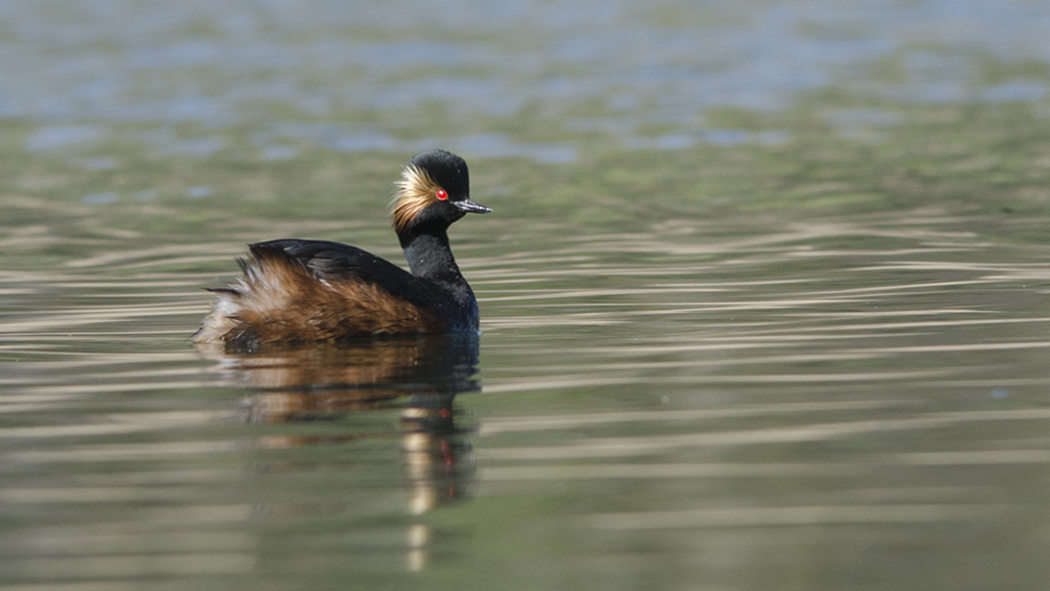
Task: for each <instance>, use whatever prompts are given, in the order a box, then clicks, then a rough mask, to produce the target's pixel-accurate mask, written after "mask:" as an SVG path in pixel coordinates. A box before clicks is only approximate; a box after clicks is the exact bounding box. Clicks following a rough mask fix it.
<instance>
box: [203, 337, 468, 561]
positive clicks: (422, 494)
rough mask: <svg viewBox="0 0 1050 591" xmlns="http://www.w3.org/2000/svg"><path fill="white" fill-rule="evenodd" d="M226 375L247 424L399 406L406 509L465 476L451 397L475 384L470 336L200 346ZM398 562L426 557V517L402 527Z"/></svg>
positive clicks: (446, 496) (463, 489)
mask: <svg viewBox="0 0 1050 591" xmlns="http://www.w3.org/2000/svg"><path fill="white" fill-rule="evenodd" d="M202 353H203V354H204V355H205V356H206V357H209V358H211V359H214V360H216V361H217V362H218V367H219V371H220V372H221V373H222V374H223V376H224V378H225V379H226V380H227V381H230V382H233V383H236V384H238V385H241V386H243V387H245V388H248V389H249V390H250V391H251V392H252V393H251V394H250V395H249V396H248V397H247V399H246V406H247V408H248V421H249V422H250V423H253V424H271V425H272V424H282V423H309V422H317V421H337V420H339V419H342V418H345V417H347V416H348V415H349V414H352V413H367V412H374V411H382V410H389V409H400V419H399V421H398V426H397V428H396V429H394V430H393V431H392V432H391V436H395V437H396V438H397V439H398V441H399V443H400V449H401V458H402V465H403V470H404V474H405V477H406V482H407V487H408V489H409V490H408V491H407V492H408V493H409V494H408V498H409V501H408V504H409V506H408V507H407V509H408V511H409V512H410V513H412V514H416V515H419V514H423V513H425V512H427V511H429V510H431V509H433V508H435V507H438V506H440V505H443V504H446V503H449V502H452V501H455V500H457V499H460V498H463V497H464V496H465V495H466V494H467V491H468V490H469V489H470V488H471V484H472V483H473V480H474V473H475V470H474V462H473V456H472V453H471V445H470V441H469V436H470V434H471V433H472V432H474V431H475V430H476V428H475V427H473V426H471V427H463V426H462V425H457V421H456V419H457V416H456V412H455V409H454V408H453V399H454V398H455V396H456V394H458V393H460V392H472V391H480V389H481V388H480V385H479V383H478V381H477V379H476V378H475V374H476V372H477V363H478V337H477V336H476V335H420V336H405V337H388V338H373V339H362V340H355V341H349V342H343V343H323V344H311V345H299V346H295V347H290V346H287V347H270V348H265V349H263V350H259V351H253V352H250V353H243V354H235V353H230V352H226V351H216V350H214V349H213V350H202ZM363 437H369V438H374V437H376V434H375V433H370V434H367V435H362V434H360V433H353V432H348V433H338V432H333V431H332V430H331V429H325V433H324V434H323V435H303V434H295V435H292V434H282V435H275V434H268V435H264V436H262V437H260V438H259V440H258V444H259V445H260V447H264V448H269V449H273V448H293V447H303V446H311V445H325V444H337V443H344V442H350V441H354V440H357V439H361V438H363ZM407 534H408V547H409V554H408V564H409V567H410V568H413V569H418V568H422V567H423V566H424V565H425V564H426V557H427V552H426V546H427V540H428V539H429V538H430V537H431V532H430V531H429V528H428V526H426V525H423V524H414V525H412V526H411V527H410V528H409V530H408V532H407Z"/></svg>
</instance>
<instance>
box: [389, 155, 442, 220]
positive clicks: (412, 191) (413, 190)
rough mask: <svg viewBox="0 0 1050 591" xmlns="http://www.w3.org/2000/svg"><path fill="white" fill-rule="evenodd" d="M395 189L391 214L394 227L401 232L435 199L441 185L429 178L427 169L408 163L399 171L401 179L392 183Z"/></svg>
mask: <svg viewBox="0 0 1050 591" xmlns="http://www.w3.org/2000/svg"><path fill="white" fill-rule="evenodd" d="M394 184H395V185H396V186H397V191H396V192H395V193H394V200H393V206H392V209H391V215H392V217H393V218H394V229H396V230H397V231H398V232H401V231H402V230H404V229H405V228H407V227H409V226H411V225H412V224H413V223H414V222H415V221H416V219H417V218H418V217H419V215H420V214H421V213H423V210H424V209H426V208H427V207H429V206H430V204H431V203H433V202H434V201H435V200H436V197H435V195H436V194H437V192H438V190H440V189H441V186H440V185H438V184H437V183H436V182H434V179H432V178H430V175H429V174H427V171H425V170H423V169H422V168H420V167H418V166H416V165H414V164H409V165H408V166H406V167H405V169H404V170H402V171H401V179H400V180H399V181H397V182H396V183H394Z"/></svg>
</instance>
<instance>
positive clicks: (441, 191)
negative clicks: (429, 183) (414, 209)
mask: <svg viewBox="0 0 1050 591" xmlns="http://www.w3.org/2000/svg"><path fill="white" fill-rule="evenodd" d="M434 197H437V200H438V201H445V200H447V199H448V193H447V192H446V191H445V190H444V189H438V190H437V193H434Z"/></svg>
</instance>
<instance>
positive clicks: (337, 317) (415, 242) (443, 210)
mask: <svg viewBox="0 0 1050 591" xmlns="http://www.w3.org/2000/svg"><path fill="white" fill-rule="evenodd" d="M490 211H492V210H491V209H489V208H487V207H485V206H482V205H478V204H477V203H474V202H473V201H471V200H470V182H469V178H468V174H467V163H466V162H464V161H463V159H462V158H460V157H459V156H456V155H455V154H452V153H449V152H445V151H443V150H432V151H429V152H424V153H422V154H419V155H418V156H416V157H415V158H413V159H412V160H411V161H410V162H409V163H408V165H407V166H405V169H404V171H403V173H402V179H401V180H400V181H398V183H397V192H396V194H395V196H394V200H393V212H392V215H393V223H394V229H395V230H396V231H397V237H398V238H399V239H400V241H401V247H402V248H403V249H404V251H405V258H407V259H408V266H409V268H410V269H411V270H412V272H411V273H409V272H407V271H405V270H404V269H402V268H400V267H398V266H397V265H395V264H393V263H391V262H389V261H386V260H384V259H381V258H379V257H378V256H376V255H374V254H371V253H369V252H366V251H364V250H361V249H360V248H356V247H353V246H349V245H346V244H340V243H338V242H329V241H325V240H298V239H283V240H270V241H267V242H259V243H256V244H252V245H250V246H249V248H250V253H251V259H250V260H240V261H239V262H240V265H241V268H242V269H243V271H244V276H243V277H242V278H241V279H240V280H239V281H238V282H237V283H236V284H234V285H231V286H230V287H228V288H225V289H215V290H212V291H214V292H215V293H217V294H218V296H219V299H218V301H217V302H216V303H215V308H214V309H213V310H212V312H211V313H210V314H209V315H208V316H207V317H206V318H205V319H204V323H203V324H202V326H201V328H200V330H198V331H197V334H196V335H195V336H194V340H195V342H197V343H198V344H199V345H218V344H221V345H223V346H224V347H225V348H226V349H228V350H230V349H232V350H235V351H251V350H255V349H257V348H259V347H260V346H263V345H267V344H275V343H303V342H317V341H336V340H341V339H347V338H353V337H361V336H369V335H394V334H412V333H462V332H469V331H477V329H478V304H477V301H476V300H475V299H474V292H473V291H471V289H470V286H469V285H467V281H466V279H464V278H463V275H462V274H461V273H460V272H459V267H458V266H456V261H455V259H454V258H453V257H452V251H451V250H450V249H449V244H448V234H447V230H448V227H449V226H450V225H451V224H452V223H453V222H455V221H456V220H458V219H460V218H461V217H463V216H464V215H466V214H468V213H488V212H490Z"/></svg>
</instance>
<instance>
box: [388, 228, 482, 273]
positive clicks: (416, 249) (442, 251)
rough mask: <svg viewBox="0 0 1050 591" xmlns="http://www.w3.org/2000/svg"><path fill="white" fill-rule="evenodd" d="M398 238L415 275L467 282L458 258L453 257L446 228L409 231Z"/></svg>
mask: <svg viewBox="0 0 1050 591" xmlns="http://www.w3.org/2000/svg"><path fill="white" fill-rule="evenodd" d="M398 238H399V239H400V240H401V248H403V249H405V258H406V259H408V267H409V268H410V269H411V270H412V274H413V275H415V276H416V277H422V278H423V279H429V280H431V281H436V282H439V283H453V284H454V283H460V282H463V283H465V280H464V279H463V275H462V274H460V272H459V267H458V266H457V265H456V259H455V258H453V257H452V249H451V248H449V245H448V234H446V233H445V230H444V229H441V230H433V229H431V230H427V231H424V232H418V233H417V232H413V231H407V232H404V233H402V234H400V235H399V236H398Z"/></svg>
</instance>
